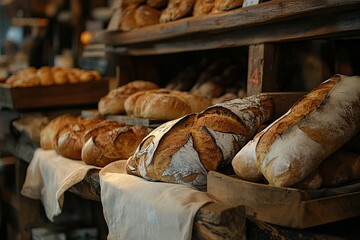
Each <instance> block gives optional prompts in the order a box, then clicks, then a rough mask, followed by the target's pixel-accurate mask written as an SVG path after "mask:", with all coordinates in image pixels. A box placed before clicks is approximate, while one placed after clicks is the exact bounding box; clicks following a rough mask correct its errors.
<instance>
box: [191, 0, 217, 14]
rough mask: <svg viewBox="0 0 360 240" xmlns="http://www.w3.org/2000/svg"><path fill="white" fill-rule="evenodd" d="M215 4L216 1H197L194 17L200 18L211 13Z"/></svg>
mask: <svg viewBox="0 0 360 240" xmlns="http://www.w3.org/2000/svg"><path fill="white" fill-rule="evenodd" d="M214 3H215V0H195V4H194V10H193V15H194V16H200V15H205V14H208V13H210V12H211V11H212V9H213V7H214Z"/></svg>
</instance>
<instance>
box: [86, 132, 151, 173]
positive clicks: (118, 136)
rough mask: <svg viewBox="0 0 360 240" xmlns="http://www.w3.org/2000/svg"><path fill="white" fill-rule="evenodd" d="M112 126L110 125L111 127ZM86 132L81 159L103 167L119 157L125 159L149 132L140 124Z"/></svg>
mask: <svg viewBox="0 0 360 240" xmlns="http://www.w3.org/2000/svg"><path fill="white" fill-rule="evenodd" d="M111 128H112V127H111ZM104 129H105V128H104V127H102V130H100V129H98V130H96V131H93V132H92V133H91V134H90V133H89V132H88V133H87V134H86V135H87V136H86V138H88V140H87V141H86V142H85V144H84V146H83V148H82V151H81V159H82V160H83V161H84V162H85V163H86V164H89V165H95V166H99V167H104V166H106V165H107V164H109V163H111V162H114V161H116V160H119V159H127V158H129V157H130V156H131V155H132V154H134V152H135V149H136V148H137V147H138V145H139V143H140V142H141V140H142V139H143V138H144V137H145V136H146V135H147V134H148V133H149V132H150V129H149V128H146V127H142V126H119V127H116V128H112V129H108V130H104Z"/></svg>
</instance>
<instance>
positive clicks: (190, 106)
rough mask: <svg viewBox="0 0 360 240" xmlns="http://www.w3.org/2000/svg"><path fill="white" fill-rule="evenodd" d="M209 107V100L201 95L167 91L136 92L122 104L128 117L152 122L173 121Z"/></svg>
mask: <svg viewBox="0 0 360 240" xmlns="http://www.w3.org/2000/svg"><path fill="white" fill-rule="evenodd" d="M210 105H211V101H210V99H207V98H205V97H203V96H201V95H198V94H190V93H188V92H180V91H176V90H169V89H156V90H150V91H142V92H138V93H135V94H133V95H131V96H130V97H129V98H128V99H127V100H126V101H125V103H124V107H125V111H126V113H127V114H128V115H133V116H135V117H142V118H149V119H152V120H173V119H176V118H179V117H182V116H184V115H186V114H190V113H197V112H200V111H202V110H204V109H205V108H207V107H209V106H210Z"/></svg>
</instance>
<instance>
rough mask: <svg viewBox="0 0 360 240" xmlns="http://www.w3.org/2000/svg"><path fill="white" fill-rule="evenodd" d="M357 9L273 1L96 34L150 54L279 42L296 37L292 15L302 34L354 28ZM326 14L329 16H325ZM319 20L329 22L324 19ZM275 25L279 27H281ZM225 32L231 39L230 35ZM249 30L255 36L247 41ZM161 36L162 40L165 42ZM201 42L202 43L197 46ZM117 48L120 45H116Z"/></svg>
mask: <svg viewBox="0 0 360 240" xmlns="http://www.w3.org/2000/svg"><path fill="white" fill-rule="evenodd" d="M359 9H360V0H348V1H342V0H327V1H314V0H301V1H299V0H273V1H269V2H265V3H262V4H259V5H255V6H249V7H243V8H239V9H236V10H233V11H229V12H225V13H221V14H210V15H206V16H199V17H188V18H184V19H180V20H177V21H173V22H169V23H163V24H156V25H151V26H147V27H143V28H138V29H134V30H132V31H129V32H120V31H107V32H101V33H99V34H98V35H97V36H96V37H97V39H98V40H99V41H100V42H103V43H105V44H107V45H111V46H129V45H133V46H129V47H130V48H129V49H128V51H127V52H130V54H134V55H139V54H140V53H136V52H135V51H136V49H138V51H142V52H143V53H145V55H146V49H147V51H151V50H149V49H151V48H153V49H154V50H153V51H151V54H154V53H156V52H158V53H162V52H167V51H169V52H178V51H179V50H177V49H178V48H182V49H183V50H188V49H189V50H193V49H200V50H201V49H209V48H214V47H215V46H219V45H220V47H229V46H234V45H239V44H240V45H248V44H253V43H260V42H265V41H271V40H272V39H273V40H272V41H279V40H282V41H284V40H287V39H296V38H299V37H300V36H299V33H298V26H297V25H293V24H290V22H292V21H294V20H298V22H300V23H302V22H304V23H305V24H304V23H303V24H302V29H303V30H306V29H307V31H306V33H307V34H306V37H311V36H321V35H324V34H325V35H326V34H330V33H332V34H336V33H342V32H345V31H351V30H359V26H358V25H359V14H358V13H359V12H358V11H356V10H359ZM352 12H353V13H352ZM330 14H331V17H329V16H330ZM356 14H357V16H356ZM340 16H341V17H340ZM319 18H320V19H322V21H321V24H319V23H317V22H316V21H318V20H319ZM324 20H327V21H330V23H325V22H324ZM335 20H336V21H335ZM340 20H341V21H340ZM338 21H340V24H338ZM294 23H296V22H294ZM343 25H345V27H346V28H345V29H343V28H342V27H343ZM295 26H296V27H295ZM279 27H281V28H282V29H283V30H282V31H280V30H279V29H278V28H279ZM269 28H270V29H274V28H275V29H276V30H277V31H278V32H279V34H281V35H279V34H276V35H275V36H273V34H272V31H269V30H267V29H269ZM319 28H320V29H319ZM324 28H326V29H324ZM259 30H260V31H261V33H260V34H259V33H257V31H259ZM291 30H292V31H291ZM286 31H287V32H288V33H287V34H286ZM248 32H249V34H248ZM284 32H285V33H284ZM292 32H293V33H292ZM229 35H230V36H232V38H229ZM254 35H255V37H256V38H255V41H254V40H252V39H253V37H254ZM186 36H187V37H189V36H190V38H187V39H186V38H185V39H184V37H186ZM234 36H236V37H239V38H240V39H239V40H240V41H239V40H238V41H234V40H233V41H230V42H229V41H228V40H229V39H234ZM246 36H249V37H246ZM210 37H211V38H210ZM194 38H196V40H195V41H196V42H195V45H196V47H193V48H191V47H190V46H189V45H188V44H189V43H191V40H193V39H194ZM213 38H214V39H213ZM224 38H225V40H224V41H222V42H223V43H222V45H221V44H220V43H218V44H214V42H215V41H219V40H222V39H224ZM279 38H280V39H279ZM204 39H206V43H204ZM165 40H166V42H164V41H165ZM199 41H200V42H199ZM200 43H201V44H200ZM134 44H141V45H140V46H138V45H134ZM199 44H200V46H199ZM202 44H204V45H205V46H204V47H201V46H202ZM168 45H171V46H172V48H171V49H170V48H169V46H168ZM118 51H120V50H119V49H118ZM143 53H142V54H143ZM148 54H150V53H148Z"/></svg>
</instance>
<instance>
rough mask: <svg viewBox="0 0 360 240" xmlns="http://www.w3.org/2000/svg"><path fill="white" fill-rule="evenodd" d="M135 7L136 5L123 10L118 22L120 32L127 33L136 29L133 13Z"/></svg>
mask: <svg viewBox="0 0 360 240" xmlns="http://www.w3.org/2000/svg"><path fill="white" fill-rule="evenodd" d="M137 7H138V5H137V4H130V5H128V6H126V7H125V8H124V10H123V12H122V18H121V22H120V30H121V31H124V32H127V31H130V30H132V29H134V28H136V27H137V26H136V21H135V11H136V8H137Z"/></svg>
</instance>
